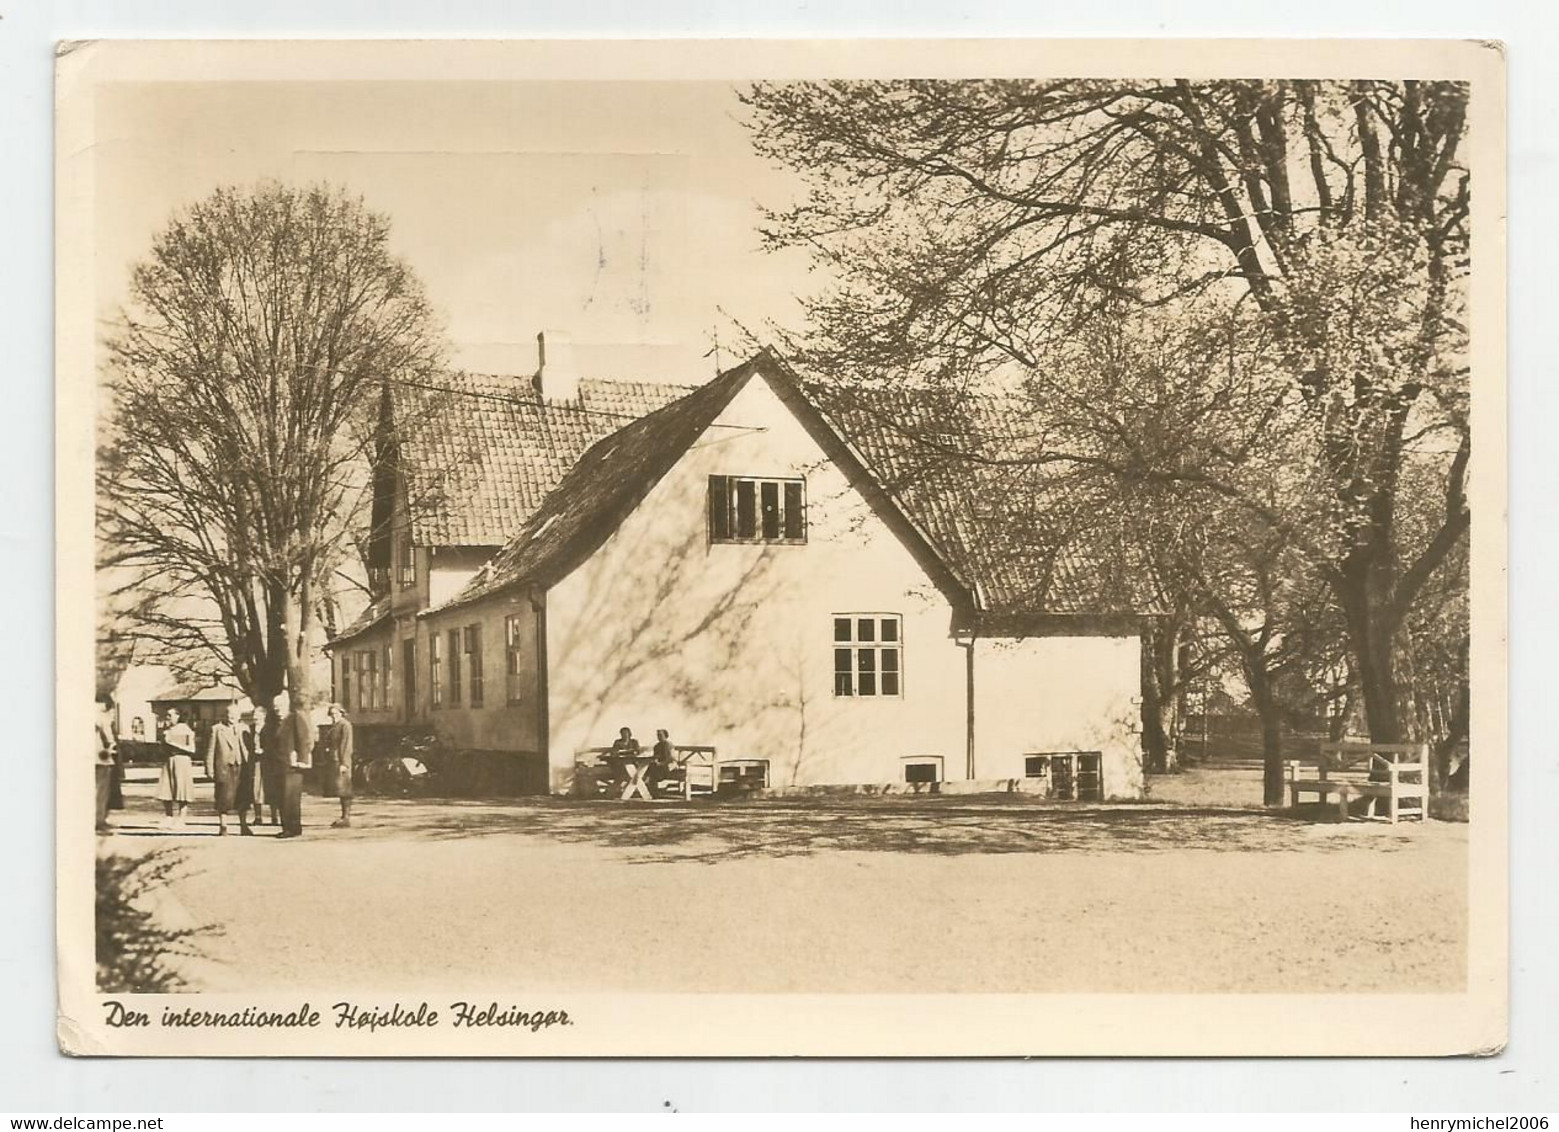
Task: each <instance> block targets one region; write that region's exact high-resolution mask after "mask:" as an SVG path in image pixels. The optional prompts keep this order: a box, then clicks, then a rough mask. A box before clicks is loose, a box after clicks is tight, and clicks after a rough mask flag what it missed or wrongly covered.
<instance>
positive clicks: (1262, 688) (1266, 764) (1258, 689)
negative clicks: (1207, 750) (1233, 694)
mask: <svg viewBox="0 0 1559 1132" xmlns="http://www.w3.org/2000/svg"><path fill="white" fill-rule="evenodd" d="M1245 682H1246V683H1247V684H1248V685H1249V686H1250V698H1251V702H1252V703H1253V704H1254V705H1255V707H1256V714H1257V715H1258V716H1260V718H1261V803H1262V805H1264V806H1281V805H1282V804H1283V788H1284V786H1285V785H1286V784H1287V783H1286V775H1285V767H1284V766H1283V727H1282V715H1281V713H1280V712H1279V711H1278V702H1277V697H1276V696H1275V695H1274V694H1273V688H1272V682H1271V681H1270V680H1269V679H1268V675H1267V672H1266V670H1265V669H1264V668H1260V667H1258V666H1257V665H1256V664H1247V665H1246V672H1245Z"/></svg>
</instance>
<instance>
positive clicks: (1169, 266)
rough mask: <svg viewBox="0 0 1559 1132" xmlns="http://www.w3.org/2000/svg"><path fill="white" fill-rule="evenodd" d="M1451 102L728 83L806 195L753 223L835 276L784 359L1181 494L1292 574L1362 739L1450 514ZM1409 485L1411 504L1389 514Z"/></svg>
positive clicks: (1331, 85) (1460, 336) (1458, 344)
mask: <svg viewBox="0 0 1559 1132" xmlns="http://www.w3.org/2000/svg"><path fill="white" fill-rule="evenodd" d="M1467 98H1468V91H1467V88H1466V87H1465V85H1461V84H1457V83H1449V82H1418V81H1411V80H1409V81H1385V80H1359V81H1354V82H1319V81H1298V80H1294V81H1214V82H1197V81H1190V80H1164V81H1157V80H1155V81H1059V82H1041V81H1020V80H1011V81H965V82H947V81H899V82H842V81H841V82H829V83H762V84H758V85H756V86H754V87H752V88H750V89H749V90H747V91H746V92H744V94H743V100H744V103H745V105H746V107H747V113H748V126H749V128H750V131H751V136H752V139H753V143H754V145H755V147H756V149H757V150H758V152H759V153H760V154H762V155H763V156H765V157H767V158H768V159H770V160H771V161H773V162H775V163H777V164H780V165H783V166H786V167H788V168H790V169H792V170H793V171H794V172H795V174H796V176H797V178H798V181H799V183H800V185H801V186H802V188H801V191H800V192H799V193H798V196H797V198H796V199H795V200H794V201H791V202H783V203H776V204H775V206H774V207H773V208H772V209H771V211H770V212H769V221H768V225H767V228H766V232H765V239H766V240H767V241H768V243H769V244H770V246H774V247H781V246H803V247H806V248H809V249H811V251H812V253H813V255H814V256H815V258H816V260H817V262H818V264H819V266H820V267H823V268H826V273H825V274H826V275H827V276H828V277H829V278H831V279H832V280H833V282H832V284H831V285H830V286H829V287H828V288H827V290H825V291H824V292H823V293H822V294H820V295H818V296H816V297H815V298H814V299H813V300H812V301H811V302H810V304H809V315H810V326H809V328H808V331H807V334H806V335H805V336H800V337H797V338H796V339H795V340H794V342H792V343H791V349H792V351H793V352H794V353H795V354H796V355H797V357H798V361H799V362H800V363H801V364H803V365H805V366H806V367H808V368H810V369H811V370H812V371H813V372H815V373H818V374H820V375H823V376H825V377H826V376H836V377H841V378H848V379H850V380H854V381H861V380H865V381H868V382H870V381H883V382H888V381H903V380H909V381H924V382H931V383H938V384H943V385H947V386H950V387H954V388H963V387H971V386H974V385H977V384H980V383H984V382H989V381H992V380H999V381H1004V382H1007V383H1010V384H1016V385H1019V386H1020V387H1021V388H1022V389H1023V390H1024V391H1025V393H1026V394H1027V395H1028V397H1029V399H1030V402H1031V404H1032V407H1033V418H1034V427H1035V429H1036V431H1037V432H1038V433H1040V434H1042V435H1043V436H1044V438H1045V443H1044V445H1043V448H1044V455H1043V456H1042V457H1040V458H1042V459H1044V460H1046V461H1048V462H1053V463H1056V464H1058V465H1062V466H1066V467H1069V468H1072V469H1075V470H1077V471H1078V472H1079V473H1080V474H1086V475H1087V476H1088V477H1089V478H1090V479H1091V480H1092V481H1094V482H1095V484H1097V482H1098V481H1101V480H1108V481H1109V482H1111V483H1113V484H1114V486H1115V489H1116V491H1117V498H1118V499H1120V500H1122V501H1123V506H1122V508H1121V510H1122V512H1123V513H1125V511H1126V510H1127V508H1126V507H1125V506H1124V501H1126V500H1127V499H1128V497H1130V496H1133V495H1140V494H1141V493H1142V491H1143V490H1144V489H1145V487H1146V486H1147V485H1152V484H1157V485H1177V486H1178V487H1179V488H1181V489H1184V490H1183V491H1182V492H1180V493H1179V494H1176V495H1174V498H1175V499H1178V500H1180V501H1181V502H1182V503H1183V504H1184V505H1185V506H1187V507H1189V508H1190V510H1191V511H1192V513H1195V514H1201V515H1211V516H1219V517H1221V518H1220V522H1219V530H1220V531H1221V532H1222V534H1221V537H1222V538H1223V540H1224V541H1225V542H1226V543H1228V544H1231V545H1241V546H1245V547H1251V546H1261V547H1263V548H1264V557H1265V559H1266V560H1267V561H1268V563H1269V565H1270V564H1273V563H1278V562H1288V563H1297V564H1298V565H1297V566H1295V567H1292V568H1288V569H1287V572H1288V573H1292V572H1293V569H1300V570H1304V571H1309V572H1312V573H1313V575H1314V577H1315V579H1316V580H1318V581H1319V583H1321V585H1322V586H1323V587H1324V592H1326V593H1328V594H1330V596H1331V599H1332V601H1333V602H1334V604H1335V609H1336V611H1337V613H1338V621H1339V623H1340V624H1341V625H1342V627H1343V630H1344V632H1345V635H1346V644H1347V651H1348V653H1349V656H1350V658H1351V661H1352V666H1353V672H1354V676H1355V679H1356V681H1357V683H1358V684H1359V686H1360V688H1361V691H1362V699H1363V706H1364V711H1365V714H1366V717H1367V721H1368V726H1369V729H1370V732H1371V734H1372V736H1373V737H1375V738H1376V739H1377V740H1381V741H1385V740H1397V739H1400V738H1401V737H1402V736H1403V732H1404V727H1405V723H1404V720H1403V718H1402V717H1401V714H1400V701H1401V698H1402V697H1401V691H1402V690H1401V688H1400V687H1399V683H1398V675H1397V671H1396V653H1397V645H1398V643H1399V634H1400V632H1401V630H1402V628H1403V626H1404V624H1405V623H1406V621H1407V620H1408V618H1409V614H1410V611H1411V610H1412V609H1413V607H1414V604H1415V602H1416V601H1417V600H1418V598H1419V595H1420V594H1421V593H1422V592H1423V590H1424V587H1425V585H1426V582H1427V581H1428V579H1429V578H1430V577H1431V576H1432V575H1433V574H1434V573H1435V572H1436V571H1437V570H1438V569H1440V568H1441V567H1442V566H1444V565H1445V564H1447V562H1451V563H1453V564H1454V562H1455V561H1457V556H1456V555H1455V553H1454V551H1455V548H1456V547H1458V546H1459V545H1460V544H1461V542H1462V540H1463V538H1464V536H1465V533H1466V530H1467V528H1468V525H1469V523H1470V511H1469V508H1468V505H1467V499H1466V493H1465V489H1464V485H1465V476H1466V469H1467V463H1468V460H1469V458H1470V432H1469V428H1468V414H1467V406H1468V371H1467V366H1466V360H1465V357H1466V329H1465V322H1464V317H1463V308H1464V304H1465V295H1464V291H1465V280H1466V276H1467V271H1468V267H1469V265H1468V262H1467V236H1468V233H1467V221H1468V206H1469V200H1470V197H1469V193H1470V185H1469V177H1468V172H1467V170H1466V168H1465V167H1464V165H1463V164H1462V163H1461V162H1460V160H1459V158H1458V154H1459V150H1460V147H1461V144H1462V141H1463V136H1464V133H1465V129H1466V106H1467ZM1126 354H1129V355H1131V356H1130V357H1129V358H1127V357H1125V356H1124V355H1126ZM1123 360H1125V361H1128V362H1129V364H1124V365H1123V364H1119V363H1120V362H1121V361H1123ZM1427 467H1432V468H1434V469H1435V471H1436V474H1437V476H1438V486H1437V487H1435V488H1433V489H1430V488H1429V487H1428V486H1427V484H1426V483H1425V482H1424V477H1423V476H1422V475H1421V474H1420V472H1421V471H1422V469H1424V468H1427ZM1405 477H1406V479H1405ZM1407 479H1410V480H1411V481H1412V483H1413V485H1414V486H1413V490H1414V491H1415V492H1424V491H1431V490H1432V494H1433V497H1434V499H1435V500H1436V503H1435V506H1434V507H1433V508H1432V509H1429V510H1426V509H1425V508H1423V507H1422V506H1419V503H1420V500H1418V499H1415V500H1414V505H1415V509H1416V514H1417V516H1418V518H1417V519H1415V521H1414V522H1412V523H1409V524H1403V523H1402V522H1400V521H1399V513H1400V512H1401V510H1402V509H1403V508H1402V499H1401V493H1402V490H1403V484H1404V482H1406V480H1407ZM1425 517H1431V518H1432V521H1430V522H1427V523H1425V522H1422V521H1421V520H1422V519H1424V518H1425ZM1253 525H1254V528H1256V529H1259V531H1260V532H1261V534H1260V539H1259V540H1257V541H1253V540H1252V539H1251V533H1252V530H1253ZM1274 540H1275V541H1274ZM1219 560H1220V561H1222V562H1224V563H1225V565H1226V566H1227V564H1228V562H1229V559H1228V557H1227V556H1224V557H1222V558H1221V559H1219ZM1247 565H1249V563H1247ZM1220 576H1222V577H1224V578H1228V577H1230V575H1229V574H1227V573H1224V574H1222V575H1220ZM1248 580H1249V576H1248V575H1247V581H1248ZM1301 588H1302V587H1301ZM1295 592H1297V591H1295ZM1290 607H1291V608H1297V606H1292V605H1291V606H1290ZM1238 617H1239V619H1240V620H1241V622H1242V623H1245V624H1249V623H1251V621H1252V618H1254V617H1256V614H1255V613H1254V612H1253V611H1252V610H1251V609H1249V608H1245V609H1243V610H1241V611H1239V613H1238ZM1269 786H1270V784H1269Z"/></svg>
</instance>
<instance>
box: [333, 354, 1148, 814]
mask: <svg viewBox="0 0 1559 1132" xmlns="http://www.w3.org/2000/svg"><path fill="white" fill-rule="evenodd" d="M538 406H539V407H538V409H537V411H538V412H539V413H543V414H545V413H547V412H554V413H558V414H563V415H567V414H568V413H570V412H571V411H573V408H571V405H570V404H561V405H554V406H551V407H550V408H549V406H548V404H547V402H546V401H545V399H538ZM916 418H918V419H916ZM949 419H951V418H949ZM944 424H945V422H943V421H942V420H941V413H940V410H939V408H938V406H937V404H936V403H935V398H934V397H933V396H932V395H931V394H929V393H927V394H925V395H924V396H916V395H913V394H910V393H907V392H905V391H898V392H896V393H891V394H890V393H880V392H879V393H873V394H867V393H863V392H853V393H852V392H850V391H841V390H837V389H827V388H824V387H814V386H810V385H807V384H805V383H803V382H801V381H800V380H798V379H797V378H796V376H795V375H794V374H792V373H791V372H790V371H789V370H788V368H787V367H786V366H785V365H784V364H783V363H782V362H780V361H779V360H778V359H777V358H775V357H774V356H773V355H772V354H770V353H768V352H764V353H761V354H759V355H758V356H757V357H756V358H754V359H753V360H751V361H749V362H747V363H746V364H744V365H742V366H739V367H737V368H736V369H733V370H730V371H728V372H726V373H724V374H722V375H720V376H719V377H718V378H716V379H715V380H714V381H712V382H710V383H708V384H706V385H704V386H702V387H699V388H697V389H695V390H693V391H692V392H689V393H687V394H686V395H684V396H681V397H680V398H678V399H677V400H675V401H672V402H671V403H670V404H667V405H665V406H664V407H661V408H659V409H657V410H655V411H653V412H648V413H647V414H646V415H642V416H639V417H638V419H635V420H632V421H631V423H628V424H626V425H624V426H623V427H620V428H616V429H614V430H613V431H610V432H608V433H606V434H605V435H604V436H601V437H600V438H599V439H597V440H595V441H594V443H592V444H590V445H589V446H588V447H587V448H585V449H584V451H583V452H582V454H580V455H578V456H577V458H576V459H575V460H574V461H573V462H572V464H571V466H570V467H569V468H568V470H567V471H566V474H562V475H561V477H560V478H558V479H557V480H556V482H555V484H553V485H552V486H550V488H549V489H548V490H547V491H546V492H545V493H544V494H542V495H541V497H540V498H539V499H538V500H537V501H536V502H535V504H534V506H533V507H531V508H530V509H529V513H528V514H527V515H525V517H524V518H523V521H521V522H519V523H518V524H517V529H516V530H515V531H513V532H512V537H511V538H509V539H508V540H507V542H506V544H505V545H504V546H503V547H502V549H501V550H499V551H498V552H497V553H496V555H494V556H493V557H492V558H491V559H490V561H488V562H487V563H486V564H485V565H483V566H482V567H481V568H480V569H475V567H474V565H473V564H471V563H469V562H462V563H461V565H462V566H463V567H465V568H466V569H467V571H468V573H467V576H466V577H465V578H463V579H461V581H462V582H463V584H461V585H460V586H459V587H458V588H454V587H451V590H452V592H450V593H449V596H448V597H447V598H445V599H444V600H442V601H437V600H429V598H430V596H431V595H430V589H431V587H430V585H428V584H427V583H423V584H421V585H420V586H413V587H408V588H416V589H417V590H418V595H417V596H418V603H419V607H418V608H417V609H416V610H415V611H414V612H412V611H410V610H409V609H404V608H403V609H401V610H399V611H398V610H396V609H395V607H394V602H393V594H392V595H391V598H392V600H390V601H387V602H384V603H383V607H382V608H381V609H379V610H378V611H377V612H376V611H375V610H374V609H370V611H369V613H368V614H366V615H365V617H364V618H363V619H360V621H359V623H358V625H356V626H354V627H353V629H352V630H350V631H349V632H348V633H346V634H343V635H342V637H341V638H338V639H337V640H336V641H335V642H333V643H332V646H331V647H332V652H333V654H334V656H335V660H336V670H337V685H338V692H342V691H344V694H346V695H347V696H348V697H349V699H350V697H351V695H352V693H351V688H352V687H353V682H354V681H356V687H357V688H359V689H361V688H362V681H363V679H364V676H363V674H362V673H363V669H362V663H363V661H362V658H363V657H365V656H368V655H373V654H377V655H381V656H389V657H390V658H391V659H390V661H388V663H389V664H390V665H391V666H392V668H393V666H394V665H396V664H397V663H398V664H399V665H400V666H401V668H402V669H403V672H402V675H401V677H400V678H394V677H386V676H385V675H384V673H383V672H382V670H381V671H380V672H378V673H376V674H375V676H374V678H375V679H376V680H378V681H379V682H380V683H382V685H383V687H384V702H383V704H382V706H381V708H380V710H379V715H380V716H382V717H383V719H384V721H385V722H397V723H402V724H405V723H422V724H425V725H431V727H432V728H433V730H434V731H435V732H436V733H437V735H438V736H439V739H440V741H441V742H443V743H444V744H446V745H448V746H450V747H454V748H459V749H463V750H470V751H480V752H488V753H490V757H491V758H493V759H499V760H508V762H509V763H510V764H511V765H512V766H513V767H514V768H516V769H515V773H514V774H512V775H509V776H507V777H508V779H509V780H510V781H511V782H513V783H515V784H518V785H520V786H523V787H528V788H530V789H534V790H552V791H565V790H567V789H569V787H570V782H571V776H572V771H573V767H574V764H575V759H576V755H577V754H578V753H579V752H581V751H584V750H587V749H590V748H598V747H601V746H605V745H607V744H609V743H610V742H611V740H612V739H613V738H614V737H615V735H616V734H617V729H618V728H619V727H623V726H628V727H631V728H632V729H633V730H634V733H635V735H637V736H639V737H640V738H641V740H643V741H645V742H646V743H648V741H650V740H651V739H652V737H653V735H654V732H655V730H656V729H658V728H665V729H667V730H668V731H670V733H671V735H672V737H673V740H674V741H675V742H677V743H680V744H687V745H700V746H712V747H715V748H716V749H717V751H718V753H719V755H718V757H720V758H721V759H727V758H730V759H736V758H740V759H761V760H766V761H767V763H768V769H769V780H770V783H771V785H773V786H776V787H787V786H810V785H824V784H864V785H878V784H889V783H895V782H904V781H906V780H911V781H913V780H918V779H935V780H938V781H944V782H953V781H958V780H965V779H971V778H972V779H976V780H1010V779H1024V778H1035V777H1040V778H1042V779H1043V781H1044V782H1046V783H1048V784H1049V785H1050V786H1051V787H1052V788H1054V789H1055V790H1056V792H1057V793H1058V794H1060V795H1062V796H1072V797H1077V796H1083V797H1100V798H1133V797H1139V796H1141V794H1142V792H1143V776H1142V757H1141V750H1140V743H1139V734H1138V733H1139V718H1140V700H1139V695H1140V689H1141V653H1140V635H1139V625H1140V618H1139V617H1138V615H1136V614H1135V613H1133V612H1132V611H1131V610H1129V609H1126V608H1123V603H1121V602H1119V601H1109V600H1106V599H1105V597H1104V596H1103V590H1104V589H1106V588H1107V587H1105V586H1104V585H1103V584H1102V583H1101V582H1100V578H1101V577H1102V576H1103V573H1102V572H1099V571H1094V570H1090V569H1089V568H1088V566H1087V564H1086V562H1084V561H1081V560H1079V558H1078V557H1077V555H1076V553H1075V552H1074V551H1067V550H1066V549H1065V547H1064V546H1043V545H1037V543H1040V542H1043V541H1045V540H1044V536H1043V535H1042V534H1039V533H1035V532H1033V531H1030V532H1028V533H1026V534H1021V535H1019V534H1015V532H1014V530H1013V529H1012V525H1011V523H1010V521H1009V520H1010V516H1005V515H1003V514H1001V513H1000V508H998V507H994V506H991V505H990V502H989V499H990V497H989V493H986V492H982V491H981V478H980V475H979V474H976V473H975V472H974V471H966V472H960V471H958V470H957V466H956V465H954V464H951V463H949V462H948V461H945V460H943V461H938V462H936V464H935V467H934V468H933V467H932V465H931V464H920V463H917V461H916V459H915V453H916V451H917V449H918V448H922V447H925V440H926V436H927V433H928V431H930V432H932V433H934V432H935V430H936V429H937V428H940V427H943V425H944ZM965 427H967V426H965ZM962 439H964V440H967V437H964V438H962ZM931 447H932V448H933V449H934V448H935V447H936V445H935V443H933V444H932V445H931ZM397 529H398V530H402V531H404V532H406V533H407V534H409V533H410V532H411V531H412V530H413V526H412V524H411V523H410V522H409V520H407V521H402V522H400V523H399V524H398V525H397ZM392 541H393V540H392ZM1058 541H1064V540H1058ZM392 553H393V554H394V555H395V557H397V558H399V557H400V556H401V555H402V554H404V553H405V552H404V551H403V550H400V549H398V548H392ZM447 554H448V551H447V549H446V548H440V547H424V546H415V545H413V550H412V554H411V559H412V561H413V562H414V563H426V564H427V565H428V567H429V568H430V569H432V568H436V564H437V562H438V561H439V560H440V557H441V556H446V555H447ZM473 571H474V572H473ZM440 596H441V595H440ZM406 665H410V666H411V669H410V675H409V678H408V677H407V674H406V672H405V671H404V669H405V666H406ZM396 693H399V698H398V699H397V698H396ZM364 702H366V701H364ZM354 706H357V707H361V706H362V704H356V705H354ZM359 719H360V720H363V721H365V722H367V723H369V724H372V723H373V722H374V721H375V713H374V712H372V711H359ZM521 768H523V769H521Z"/></svg>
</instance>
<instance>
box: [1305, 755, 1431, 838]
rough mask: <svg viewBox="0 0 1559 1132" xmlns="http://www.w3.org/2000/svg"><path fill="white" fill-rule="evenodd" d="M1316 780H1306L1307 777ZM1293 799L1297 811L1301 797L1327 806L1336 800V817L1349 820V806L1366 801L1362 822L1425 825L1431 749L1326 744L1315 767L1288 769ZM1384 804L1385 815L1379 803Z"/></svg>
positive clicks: (1318, 756)
mask: <svg viewBox="0 0 1559 1132" xmlns="http://www.w3.org/2000/svg"><path fill="white" fill-rule="evenodd" d="M1311 771H1313V772H1314V776H1313V777H1302V776H1303V775H1304V774H1306V773H1307V772H1311ZM1288 789H1289V799H1290V801H1291V803H1292V804H1293V805H1294V806H1295V807H1296V808H1297V807H1298V806H1299V797H1300V795H1301V794H1314V795H1315V796H1316V801H1317V802H1319V803H1321V804H1322V805H1325V803H1326V800H1327V799H1328V798H1331V797H1335V798H1336V799H1337V814H1338V817H1339V818H1341V819H1342V820H1344V821H1346V820H1347V819H1348V816H1349V815H1348V806H1349V803H1350V802H1352V801H1353V800H1354V799H1356V798H1364V799H1367V805H1366V806H1365V810H1364V817H1366V818H1368V819H1370V820H1373V821H1389V822H1391V823H1392V824H1393V825H1395V824H1396V823H1397V822H1398V821H1399V820H1401V819H1403V818H1417V819H1418V820H1419V821H1422V820H1423V819H1424V813H1425V812H1426V810H1427V808H1428V804H1429V746H1428V744H1425V743H1346V742H1345V743H1322V744H1321V746H1320V751H1319V753H1318V755H1317V758H1316V761H1315V764H1314V766H1306V765H1305V764H1303V763H1301V762H1299V761H1297V760H1296V761H1293V762H1290V763H1289V764H1288ZM1381 802H1384V803H1385V806H1384V809H1385V812H1384V813H1380V812H1379V811H1380V809H1381V808H1382V807H1381V806H1380V805H1379V803H1381Z"/></svg>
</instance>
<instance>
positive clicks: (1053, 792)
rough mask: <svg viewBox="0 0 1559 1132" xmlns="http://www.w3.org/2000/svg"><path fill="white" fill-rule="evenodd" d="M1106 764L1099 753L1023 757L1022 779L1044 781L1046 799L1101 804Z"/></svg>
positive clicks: (1066, 753)
mask: <svg viewBox="0 0 1559 1132" xmlns="http://www.w3.org/2000/svg"><path fill="white" fill-rule="evenodd" d="M1103 764H1104V756H1103V755H1102V754H1101V753H1100V752H1098V751H1046V752H1043V753H1040V754H1033V755H1024V756H1023V775H1024V777H1025V778H1041V779H1045V780H1046V781H1047V782H1048V783H1049V789H1047V790H1046V792H1045V793H1046V795H1047V796H1048V797H1051V798H1054V799H1056V800H1057V801H1059V802H1101V801H1103V800H1104V775H1103Z"/></svg>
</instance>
